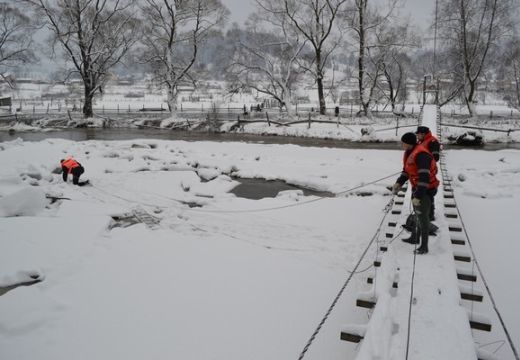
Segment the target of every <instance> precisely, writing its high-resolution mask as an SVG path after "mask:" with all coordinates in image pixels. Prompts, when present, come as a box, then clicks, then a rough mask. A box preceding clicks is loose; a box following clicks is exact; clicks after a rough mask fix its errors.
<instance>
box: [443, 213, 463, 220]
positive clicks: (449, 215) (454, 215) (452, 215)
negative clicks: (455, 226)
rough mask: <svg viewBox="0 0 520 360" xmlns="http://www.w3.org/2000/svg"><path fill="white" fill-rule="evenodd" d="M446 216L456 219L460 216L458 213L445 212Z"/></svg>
mask: <svg viewBox="0 0 520 360" xmlns="http://www.w3.org/2000/svg"><path fill="white" fill-rule="evenodd" d="M444 216H446V217H447V218H448V219H456V218H458V217H459V216H458V215H457V214H450V213H444Z"/></svg>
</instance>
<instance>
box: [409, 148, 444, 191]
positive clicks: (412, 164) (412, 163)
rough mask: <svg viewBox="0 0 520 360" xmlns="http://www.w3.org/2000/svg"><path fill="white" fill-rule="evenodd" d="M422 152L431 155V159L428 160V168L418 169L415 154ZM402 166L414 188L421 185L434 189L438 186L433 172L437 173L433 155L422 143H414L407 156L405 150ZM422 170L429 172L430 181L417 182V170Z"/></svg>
mask: <svg viewBox="0 0 520 360" xmlns="http://www.w3.org/2000/svg"><path fill="white" fill-rule="evenodd" d="M422 152H425V153H427V154H428V155H430V156H431V157H432V161H431V162H430V169H421V170H419V169H418V168H417V162H416V158H417V155H418V154H420V153H422ZM403 167H404V171H405V172H406V173H407V174H408V179H409V180H410V183H411V184H412V187H414V188H416V187H417V186H420V185H422V186H424V187H426V188H427V189H435V188H437V187H438V186H439V180H437V177H436V176H435V174H437V163H436V162H435V160H434V159H433V156H432V154H431V153H430V151H428V149H427V148H425V147H424V146H423V145H422V144H418V145H416V146H415V148H414V149H413V150H412V152H411V153H410V154H409V155H408V156H406V152H405V154H404V155H403ZM423 171H424V172H429V176H430V181H429V183H428V184H423V183H419V172H423Z"/></svg>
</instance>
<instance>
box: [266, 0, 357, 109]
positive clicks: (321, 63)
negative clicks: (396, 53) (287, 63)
mask: <svg viewBox="0 0 520 360" xmlns="http://www.w3.org/2000/svg"><path fill="white" fill-rule="evenodd" d="M347 1H348V0H257V4H259V5H260V6H261V7H264V8H265V9H267V10H268V11H269V12H271V13H273V14H279V15H280V16H282V15H283V16H284V17H286V18H287V21H288V23H289V24H290V26H291V27H292V29H293V31H294V32H298V33H299V35H300V37H301V38H302V39H304V40H306V41H307V42H308V46H309V48H310V49H311V53H310V54H309V55H310V56H308V57H307V59H308V60H309V61H308V66H307V68H306V70H307V72H308V73H309V74H311V75H312V78H313V80H314V81H315V83H316V86H317V89H318V100H319V107H320V114H325V112H326V106H325V94H324V83H323V82H324V76H325V67H326V66H327V64H328V62H329V60H330V56H331V54H332V53H333V52H334V50H335V49H336V47H337V46H338V44H339V43H340V38H341V37H340V35H341V29H340V28H339V27H338V26H337V25H338V21H337V19H338V16H339V14H340V13H341V12H342V11H343V10H344V8H345V5H346V3H347ZM300 65H304V63H303V62H302V63H301V64H300Z"/></svg>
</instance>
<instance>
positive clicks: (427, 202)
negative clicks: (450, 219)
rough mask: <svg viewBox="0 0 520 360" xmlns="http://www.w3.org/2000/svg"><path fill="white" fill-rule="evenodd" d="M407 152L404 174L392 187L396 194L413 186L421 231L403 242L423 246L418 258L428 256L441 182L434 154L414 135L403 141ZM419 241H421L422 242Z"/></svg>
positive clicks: (416, 231)
mask: <svg viewBox="0 0 520 360" xmlns="http://www.w3.org/2000/svg"><path fill="white" fill-rule="evenodd" d="M401 144H402V147H403V150H404V155H403V172H402V173H401V176H399V178H398V179H397V181H396V183H395V184H394V186H393V189H392V190H393V192H394V194H397V192H399V190H400V189H401V187H402V186H403V184H404V183H405V182H406V181H407V180H409V181H410V184H411V185H412V204H413V207H414V210H415V214H416V216H417V224H418V229H413V230H412V236H411V237H410V238H408V239H403V241H404V242H407V243H410V244H419V243H420V244H421V246H419V248H417V250H416V251H415V252H416V253H417V254H427V253H428V236H429V232H430V206H431V202H432V198H433V197H434V196H435V194H436V193H437V188H438V187H439V180H437V177H436V176H435V174H437V164H436V163H435V160H434V158H433V155H432V154H431V152H430V151H429V150H428V149H427V148H425V147H424V146H423V145H421V144H417V137H416V136H415V134H414V133H411V132H409V133H406V134H404V135H403V136H402V137H401ZM419 238H420V241H419Z"/></svg>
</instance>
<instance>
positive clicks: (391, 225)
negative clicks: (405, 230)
mask: <svg viewBox="0 0 520 360" xmlns="http://www.w3.org/2000/svg"><path fill="white" fill-rule="evenodd" d="M388 226H390V227H396V226H397V223H396V222H389V223H388Z"/></svg>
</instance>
